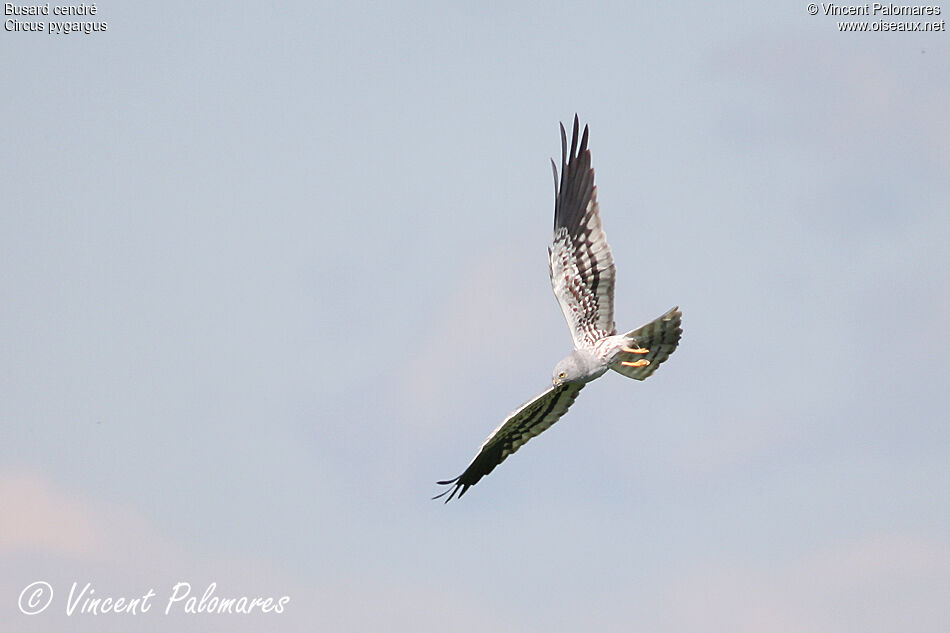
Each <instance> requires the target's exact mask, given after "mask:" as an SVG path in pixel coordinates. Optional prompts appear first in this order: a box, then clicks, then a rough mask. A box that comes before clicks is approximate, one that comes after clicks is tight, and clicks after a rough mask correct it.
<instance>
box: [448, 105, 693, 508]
mask: <svg viewBox="0 0 950 633" xmlns="http://www.w3.org/2000/svg"><path fill="white" fill-rule="evenodd" d="M579 127H580V126H579V123H578V120H577V115H576V114H575V115H574V132H573V134H572V136H571V147H570V153H568V147H567V134H566V133H565V131H564V125H563V124H562V125H561V174H560V179H559V177H558V170H557V165H556V164H555V163H554V160H552V161H551V166H552V167H553V169H554V239H553V241H552V242H551V246H550V247H549V248H548V261H549V263H550V272H551V286H552V287H553V288H554V296H555V297H556V298H557V301H558V303H559V304H560V305H561V311H562V312H563V313H564V318H565V319H567V325H568V327H569V328H570V330H571V337H572V338H573V339H574V351H572V352H571V353H570V355H568V356H567V357H566V358H564V359H563V360H561V361H560V362H559V363H558V364H557V365H555V367H554V375H553V378H552V384H551V386H550V387H548V388H547V389H545V390H544V391H543V392H541V393H540V394H538V395H537V396H535V397H534V398H532V399H531V400H529V401H528V402H526V403H525V404H523V405H522V406H521V407H520V408H518V410H517V411H515V412H514V413H512V414H511V415H509V416H508V417H507V418H506V419H505V421H504V422H502V423H501V425H500V426H499V427H498V428H497V429H495V431H494V432H493V433H492V434H491V435H489V436H488V439H486V440H485V441H484V442H483V443H482V445H481V447H479V449H478V454H477V455H475V458H474V459H473V460H472V462H471V463H470V464H469V465H468V467H467V468H466V469H465V472H463V473H462V474H461V475H459V476H458V477H456V478H455V479H449V480H447V481H440V482H438V483H439V484H440V485H445V486H450V488H448V489H447V490H445V492H443V493H442V494H440V495H437V496H435V497H433V499H438V498H440V497H443V496H445V495H446V494H448V495H449V496H448V498H447V499H446V500H445V502H446V503H448V502H449V501H451V500H452V498H453V497H455V495H456V494H458V496H459V498H461V497H462V495H464V494H465V492H466V491H467V490H468V489H469V488H471V487H472V486H474V485H475V484H476V483H478V481H479V480H480V479H481V478H482V477H484V476H485V475H487V474H489V473H490V472H491V471H492V470H494V469H495V466H497V465H498V464H500V463H502V462H503V461H505V458H507V457H508V456H509V455H511V454H512V453H514V452H515V451H517V450H518V449H519V448H521V446H522V445H524V444H525V443H526V442H527V441H528V440H530V439H531V438H532V437H534V436H536V435H539V434H540V433H542V432H543V431H545V430H547V429H548V428H549V427H550V426H551V425H552V424H554V423H555V422H557V421H558V420H559V419H560V418H561V416H563V415H564V414H565V413H566V412H567V409H568V407H570V406H571V405H572V404H573V403H574V400H575V399H577V394H578V393H580V391H581V389H583V388H584V385H585V384H587V383H588V382H590V381H591V380H594V379H595V378H599V377H600V376H602V375H604V374H605V373H606V372H607V370H608V369H613V370H614V371H616V372H618V373H620V374H623V375H624V376H626V377H628V378H634V379H636V380H645V379H646V378H649V377H650V376H651V375H652V374H653V372H655V371H656V369H657V367H659V366H660V363H662V362H663V361H665V360H666V359H667V358H669V356H670V354H672V353H673V351H674V350H675V349H676V345H677V344H678V343H679V340H680V335H681V334H682V333H683V330H682V329H681V328H680V319H681V318H682V314H681V313H680V311H679V308H672V309H671V310H669V311H668V312H667V313H666V314H664V315H663V316H661V317H659V318H657V319H655V320H654V321H651V322H650V323H647V324H646V325H644V326H642V327H640V328H637V329H636V330H631V331H629V332H627V333H626V334H617V328H616V326H615V324H614V277H615V271H614V258H613V255H611V253H610V247H609V246H608V245H607V237H606V236H605V235H604V229H603V226H602V225H601V221H600V210H599V207H598V205H597V187H595V186H594V170H593V169H591V166H590V164H591V163H590V150H589V149H587V135H588V129H587V126H586V125H585V126H584V135H583V137H582V138H580V146H579V147H578V131H579Z"/></svg>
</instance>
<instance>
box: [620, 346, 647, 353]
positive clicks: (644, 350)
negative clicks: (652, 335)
mask: <svg viewBox="0 0 950 633" xmlns="http://www.w3.org/2000/svg"><path fill="white" fill-rule="evenodd" d="M620 349H622V350H623V351H625V352H627V353H628V354H649V353H650V350H648V349H647V348H645V347H638V348H636V349H634V348H632V347H627V346H626V345H624V346H623V347H621V348H620Z"/></svg>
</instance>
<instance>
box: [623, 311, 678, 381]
mask: <svg viewBox="0 0 950 633" xmlns="http://www.w3.org/2000/svg"><path fill="white" fill-rule="evenodd" d="M682 317H683V313H682V312H680V311H679V308H678V307H674V308H673V309H671V310H670V311H669V312H667V313H666V314H664V315H663V316H661V317H660V318H658V319H655V320H653V321H651V322H650V323H647V324H646V325H644V326H642V327H639V328H637V329H636V330H631V331H630V332H627V333H626V334H624V335H623V337H624V341H625V344H626V347H625V348H624V351H622V352H621V353H620V355H619V356H617V359H616V360H615V361H614V362H613V364H611V365H610V368H611V369H613V370H614V371H616V372H618V373H621V374H623V375H624V376H626V377H627V378H635V379H636V380H646V379H647V378H649V377H650V376H651V375H652V374H653V372H655V371H656V369H657V367H659V366H660V363H662V362H663V361H665V360H666V359H667V358H669V357H670V354H672V353H673V351H674V350H676V346H677V344H678V343H679V342H680V336H681V335H682V334H683V330H682V328H680V320H681V319H682Z"/></svg>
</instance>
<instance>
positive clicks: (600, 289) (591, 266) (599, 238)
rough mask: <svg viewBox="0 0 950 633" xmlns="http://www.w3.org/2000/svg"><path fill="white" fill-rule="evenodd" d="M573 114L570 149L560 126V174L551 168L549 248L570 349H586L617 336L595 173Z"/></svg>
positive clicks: (608, 255) (611, 273) (609, 262)
mask: <svg viewBox="0 0 950 633" xmlns="http://www.w3.org/2000/svg"><path fill="white" fill-rule="evenodd" d="M579 127H580V126H579V123H578V120H577V115H574V134H573V136H572V137H571V151H570V154H568V151H567V134H566V133H565V132H564V126H563V125H561V176H560V186H559V185H558V173H557V166H556V165H555V164H554V161H553V160H552V161H551V166H552V167H553V168H554V194H555V202H554V241H553V243H552V244H551V247H550V248H549V249H548V256H549V259H550V264H551V268H550V270H551V286H552V287H553V288H554V296H555V297H557V300H558V303H560V304H561V311H562V312H563V313H564V318H565V319H567V325H568V327H570V328H571V336H572V337H573V339H574V346H575V347H578V348H581V347H589V346H591V345H593V343H594V342H595V341H597V340H599V339H601V338H603V337H605V336H611V335H612V334H614V333H615V332H616V327H615V325H614V277H615V273H614V258H613V255H611V253H610V247H609V246H608V245H607V236H606V235H605V234H604V229H603V227H602V226H601V222H600V212H599V207H598V205H597V187H595V186H594V170H593V169H591V166H590V150H589V149H587V134H588V130H587V126H586V125H585V126H584V137H583V138H582V139H581V141H580V147H579V148H578V145H577V141H578V138H577V135H578V128H579Z"/></svg>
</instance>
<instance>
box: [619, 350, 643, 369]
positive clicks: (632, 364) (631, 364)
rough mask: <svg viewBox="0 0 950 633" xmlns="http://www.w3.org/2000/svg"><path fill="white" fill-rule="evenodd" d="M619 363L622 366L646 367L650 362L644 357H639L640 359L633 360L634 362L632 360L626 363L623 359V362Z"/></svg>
mask: <svg viewBox="0 0 950 633" xmlns="http://www.w3.org/2000/svg"><path fill="white" fill-rule="evenodd" d="M637 353H640V352H637ZM620 364H621V365H623V366H624V367H646V366H647V365H649V364H650V361H648V360H647V359H645V358H641V359H640V360H638V361H634V362H632V363H628V362H627V361H623V362H621V363H620Z"/></svg>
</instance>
